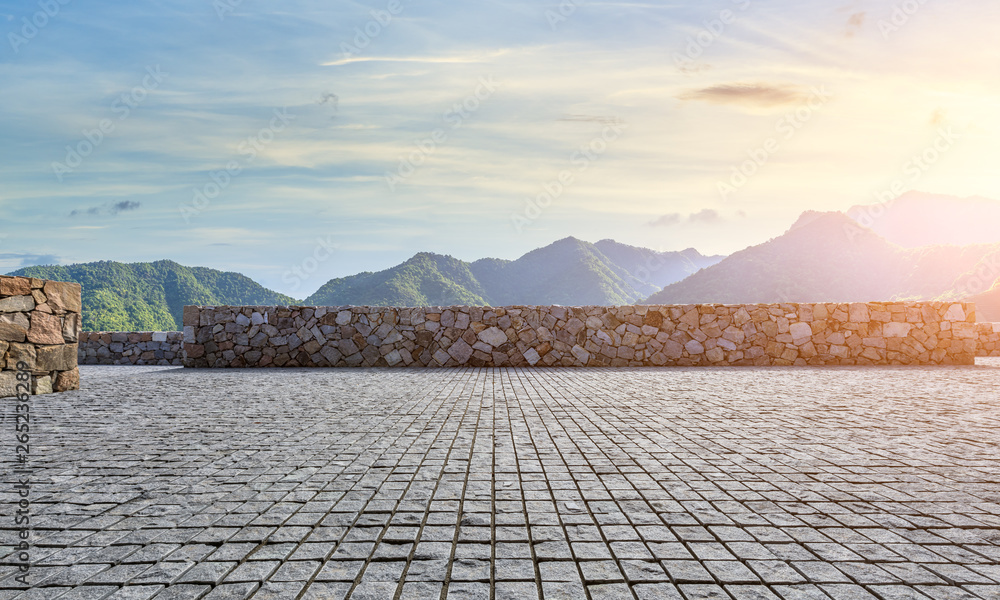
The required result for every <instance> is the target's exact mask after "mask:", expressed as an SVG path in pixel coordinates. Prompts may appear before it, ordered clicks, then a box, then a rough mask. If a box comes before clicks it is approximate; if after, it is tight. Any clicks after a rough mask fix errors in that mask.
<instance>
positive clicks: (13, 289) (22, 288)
mask: <svg viewBox="0 0 1000 600" xmlns="http://www.w3.org/2000/svg"><path fill="white" fill-rule="evenodd" d="M30 295H31V280H29V279H28V278H26V277H7V276H0V296H30Z"/></svg>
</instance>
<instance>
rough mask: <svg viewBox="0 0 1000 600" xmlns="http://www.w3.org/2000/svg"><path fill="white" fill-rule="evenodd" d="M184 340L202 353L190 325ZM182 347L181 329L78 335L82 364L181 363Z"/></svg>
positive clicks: (79, 356)
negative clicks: (195, 342) (187, 340)
mask: <svg viewBox="0 0 1000 600" xmlns="http://www.w3.org/2000/svg"><path fill="white" fill-rule="evenodd" d="M67 316H69V315H67ZM187 339H190V340H192V341H191V342H188V343H189V344H190V345H191V348H192V350H191V352H192V354H198V353H199V352H200V353H201V356H204V346H202V345H198V344H194V343H193V341H194V328H193V327H190V331H189V332H188V336H187ZM184 346H185V334H184V333H182V332H180V331H138V332H120V331H116V332H100V331H91V332H85V333H83V334H81V337H80V345H79V351H78V355H77V356H78V362H79V364H82V365H85V364H91V365H181V364H182V362H183V357H184ZM199 358H200V356H199ZM258 359H259V356H258Z"/></svg>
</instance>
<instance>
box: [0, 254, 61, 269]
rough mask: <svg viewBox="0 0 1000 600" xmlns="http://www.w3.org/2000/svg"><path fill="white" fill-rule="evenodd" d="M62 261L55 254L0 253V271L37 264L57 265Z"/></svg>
mask: <svg viewBox="0 0 1000 600" xmlns="http://www.w3.org/2000/svg"><path fill="white" fill-rule="evenodd" d="M60 262H61V261H60V260H59V257H58V256H56V255H55V254H19V253H12V252H7V253H0V272H8V271H14V270H17V269H21V268H24V267H33V266H35V265H57V264H59V263H60Z"/></svg>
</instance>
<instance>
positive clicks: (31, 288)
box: [0, 275, 81, 398]
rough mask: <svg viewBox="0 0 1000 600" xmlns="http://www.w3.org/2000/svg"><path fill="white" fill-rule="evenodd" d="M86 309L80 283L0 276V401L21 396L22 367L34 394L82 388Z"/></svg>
mask: <svg viewBox="0 0 1000 600" xmlns="http://www.w3.org/2000/svg"><path fill="white" fill-rule="evenodd" d="M80 310H81V303H80V286H79V284H76V283H64V282H60V281H46V280H44V279H34V278H30V277H10V276H7V275H0V398H7V397H11V396H16V395H17V394H18V390H17V383H18V382H17V365H18V363H21V362H23V363H24V364H25V365H27V370H28V371H30V372H31V373H32V375H33V377H32V378H31V379H32V381H31V393H32V394H48V393H51V392H64V391H67V390H76V389H79V388H80V371H79V370H78V369H77V362H76V359H77V356H76V354H77V339H78V338H79V335H80V322H81V319H80Z"/></svg>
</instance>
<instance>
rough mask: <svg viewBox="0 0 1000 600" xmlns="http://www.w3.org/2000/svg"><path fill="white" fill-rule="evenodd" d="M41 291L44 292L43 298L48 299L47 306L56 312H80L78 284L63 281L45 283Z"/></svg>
mask: <svg viewBox="0 0 1000 600" xmlns="http://www.w3.org/2000/svg"><path fill="white" fill-rule="evenodd" d="M42 289H43V290H44V292H45V297H46V298H48V304H49V306H51V307H52V308H53V309H55V311H56V312H75V313H78V312H80V311H81V307H80V292H81V288H80V284H78V283H67V282H63V281H46V282H45V286H44V287H43V288H42Z"/></svg>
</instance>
